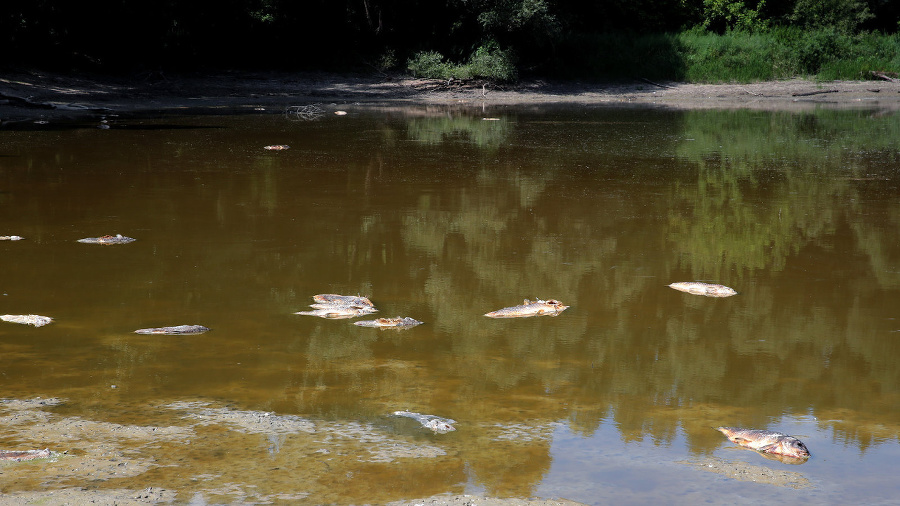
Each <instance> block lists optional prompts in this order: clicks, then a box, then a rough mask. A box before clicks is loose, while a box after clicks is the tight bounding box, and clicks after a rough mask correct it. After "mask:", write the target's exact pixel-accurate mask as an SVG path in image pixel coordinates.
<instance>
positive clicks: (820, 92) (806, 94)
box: [791, 90, 839, 97]
mask: <svg viewBox="0 0 900 506" xmlns="http://www.w3.org/2000/svg"><path fill="white" fill-rule="evenodd" d="M838 91H839V90H816V91H807V92H804V93H791V96H792V97H808V96H810V95H822V94H823V93H837V92H838Z"/></svg>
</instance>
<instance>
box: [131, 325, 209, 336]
mask: <svg viewBox="0 0 900 506" xmlns="http://www.w3.org/2000/svg"><path fill="white" fill-rule="evenodd" d="M207 331H209V329H208V328H206V327H204V326H203V325H176V326H174V327H156V328H152V329H138V330H135V331H134V333H135V334H160V335H170V336H176V335H188V334H202V333H204V332H207Z"/></svg>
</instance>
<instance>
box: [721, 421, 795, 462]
mask: <svg viewBox="0 0 900 506" xmlns="http://www.w3.org/2000/svg"><path fill="white" fill-rule="evenodd" d="M716 430H718V431H719V432H721V433H722V434H725V436H727V437H728V440H729V441H731V442H733V443H737V444H739V445H741V446H744V447H747V448H750V449H753V450H756V451H758V452H762V453H772V454H775V455H783V456H785V457H792V458H797V459H805V458H808V457H809V450H808V449H807V448H806V445H804V444H803V442H801V441H800V440H799V439H797V438H795V437H793V436H788V435H787V434H782V433H780V432H772V431H769V430H758V429H740V428H737V427H716Z"/></svg>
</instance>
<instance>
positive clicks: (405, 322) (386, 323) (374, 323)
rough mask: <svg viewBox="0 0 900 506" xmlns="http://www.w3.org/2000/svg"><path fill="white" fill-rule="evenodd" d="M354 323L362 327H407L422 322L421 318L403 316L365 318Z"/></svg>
mask: <svg viewBox="0 0 900 506" xmlns="http://www.w3.org/2000/svg"><path fill="white" fill-rule="evenodd" d="M353 324H354V325H359V326H360V327H380V328H383V329H405V328H410V327H415V326H416V325H421V324H422V322H420V321H419V320H415V319H413V318H410V317H408V316H405V317H403V318H401V317H399V316H398V317H396V318H378V319H375V320H363V321H361V322H353Z"/></svg>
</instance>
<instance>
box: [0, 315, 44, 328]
mask: <svg viewBox="0 0 900 506" xmlns="http://www.w3.org/2000/svg"><path fill="white" fill-rule="evenodd" d="M0 320H3V321H5V322H10V323H21V324H22V325H34V326H35V327H43V326H44V325H47V324H48V323H50V322H52V321H53V318H50V317H49V316H41V315H37V314H5V315H0Z"/></svg>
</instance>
